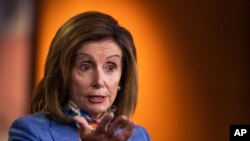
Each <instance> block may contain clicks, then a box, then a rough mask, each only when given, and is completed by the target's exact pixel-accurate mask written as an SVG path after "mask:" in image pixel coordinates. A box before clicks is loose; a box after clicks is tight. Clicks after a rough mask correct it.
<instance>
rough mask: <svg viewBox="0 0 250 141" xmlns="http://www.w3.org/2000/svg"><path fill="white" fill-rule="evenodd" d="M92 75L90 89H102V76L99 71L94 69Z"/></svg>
mask: <svg viewBox="0 0 250 141" xmlns="http://www.w3.org/2000/svg"><path fill="white" fill-rule="evenodd" d="M93 75H94V79H93V81H92V87H93V88H95V89H100V88H102V87H104V74H103V73H102V71H101V69H96V70H95V72H94V74H93Z"/></svg>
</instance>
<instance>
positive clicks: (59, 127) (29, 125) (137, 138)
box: [9, 112, 150, 141]
mask: <svg viewBox="0 0 250 141" xmlns="http://www.w3.org/2000/svg"><path fill="white" fill-rule="evenodd" d="M9 141H80V136H79V134H78V133H77V127H76V126H75V124H74V123H72V124H67V123H61V122H57V121H55V120H52V119H49V118H47V117H46V116H45V115H44V114H43V113H42V112H38V113H35V114H33V115H27V116H24V117H21V118H19V119H17V120H16V121H15V122H14V123H13V124H12V126H11V128H10V129H9ZM128 141H150V137H149V135H148V133H147V131H146V130H145V129H144V128H143V127H141V126H139V125H137V126H136V127H135V130H134V133H133V134H132V136H131V137H130V138H129V140H128Z"/></svg>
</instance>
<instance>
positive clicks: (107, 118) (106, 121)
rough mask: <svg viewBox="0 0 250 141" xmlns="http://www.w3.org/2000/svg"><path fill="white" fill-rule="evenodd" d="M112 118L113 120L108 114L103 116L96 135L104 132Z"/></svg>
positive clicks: (112, 116)
mask: <svg viewBox="0 0 250 141" xmlns="http://www.w3.org/2000/svg"><path fill="white" fill-rule="evenodd" d="M113 118H114V114H113V113H108V114H107V115H105V116H104V117H103V119H102V120H101V122H100V123H99V125H98V126H97V128H96V132H98V133H102V132H105V131H106V128H107V126H108V125H109V124H110V122H111V121H112V119H113Z"/></svg>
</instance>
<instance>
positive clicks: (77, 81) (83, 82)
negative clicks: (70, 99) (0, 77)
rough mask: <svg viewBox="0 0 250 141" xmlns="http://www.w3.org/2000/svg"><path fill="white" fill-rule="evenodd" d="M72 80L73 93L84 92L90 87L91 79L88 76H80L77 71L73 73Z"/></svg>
mask: <svg viewBox="0 0 250 141" xmlns="http://www.w3.org/2000/svg"><path fill="white" fill-rule="evenodd" d="M71 82H72V85H71V93H72V94H74V95H75V94H77V93H79V92H84V90H86V89H87V88H88V87H89V85H90V82H91V81H90V78H89V77H88V76H80V75H78V74H77V73H73V74H72V79H71Z"/></svg>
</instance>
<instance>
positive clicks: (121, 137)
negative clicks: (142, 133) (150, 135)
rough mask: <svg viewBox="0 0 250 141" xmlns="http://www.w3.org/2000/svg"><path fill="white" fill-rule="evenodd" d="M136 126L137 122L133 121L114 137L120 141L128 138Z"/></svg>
mask: <svg viewBox="0 0 250 141" xmlns="http://www.w3.org/2000/svg"><path fill="white" fill-rule="evenodd" d="M134 128H135V124H134V123H133V122H129V124H128V125H127V126H126V127H124V128H123V129H122V130H121V131H120V132H119V133H117V134H115V135H114V138H115V139H116V140H118V141H124V140H128V139H129V137H130V136H131V135H132V134H133V132H134Z"/></svg>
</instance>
